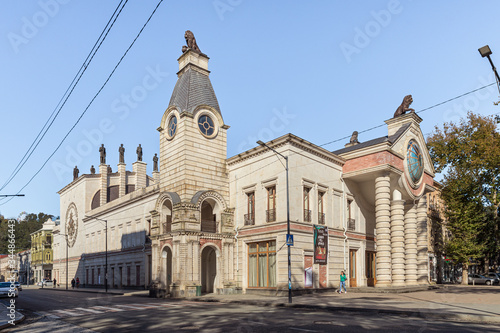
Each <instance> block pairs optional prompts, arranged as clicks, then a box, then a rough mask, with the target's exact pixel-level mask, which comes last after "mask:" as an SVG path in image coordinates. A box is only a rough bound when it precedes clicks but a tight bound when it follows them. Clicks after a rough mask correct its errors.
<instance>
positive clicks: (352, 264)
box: [349, 250, 358, 288]
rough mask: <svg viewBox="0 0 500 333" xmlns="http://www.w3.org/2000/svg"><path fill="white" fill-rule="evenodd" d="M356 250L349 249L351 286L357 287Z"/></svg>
mask: <svg viewBox="0 0 500 333" xmlns="http://www.w3.org/2000/svg"><path fill="white" fill-rule="evenodd" d="M356 254H357V251H356V250H349V287H351V288H353V287H357V286H358V284H357V282H356V281H357V279H356V273H357V271H356Z"/></svg>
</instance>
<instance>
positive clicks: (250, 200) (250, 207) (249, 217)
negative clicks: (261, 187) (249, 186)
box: [245, 192, 255, 225]
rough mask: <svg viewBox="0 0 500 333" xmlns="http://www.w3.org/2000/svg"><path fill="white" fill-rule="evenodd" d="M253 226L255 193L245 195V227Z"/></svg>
mask: <svg viewBox="0 0 500 333" xmlns="http://www.w3.org/2000/svg"><path fill="white" fill-rule="evenodd" d="M254 224H255V192H251V193H248V194H247V214H245V225H254Z"/></svg>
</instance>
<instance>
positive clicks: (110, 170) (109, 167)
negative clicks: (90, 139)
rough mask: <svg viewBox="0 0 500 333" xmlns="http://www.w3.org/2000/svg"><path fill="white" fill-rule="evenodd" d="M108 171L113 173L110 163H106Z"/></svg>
mask: <svg viewBox="0 0 500 333" xmlns="http://www.w3.org/2000/svg"><path fill="white" fill-rule="evenodd" d="M108 173H113V170H112V169H111V165H108Z"/></svg>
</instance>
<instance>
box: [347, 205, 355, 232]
mask: <svg viewBox="0 0 500 333" xmlns="http://www.w3.org/2000/svg"><path fill="white" fill-rule="evenodd" d="M352 216H353V214H352V200H347V230H350V231H354V230H355V229H356V220H354V218H353V217H352Z"/></svg>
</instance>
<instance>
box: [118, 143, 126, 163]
mask: <svg viewBox="0 0 500 333" xmlns="http://www.w3.org/2000/svg"><path fill="white" fill-rule="evenodd" d="M118 153H120V163H125V148H124V147H123V143H122V144H121V146H120V148H118Z"/></svg>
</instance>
